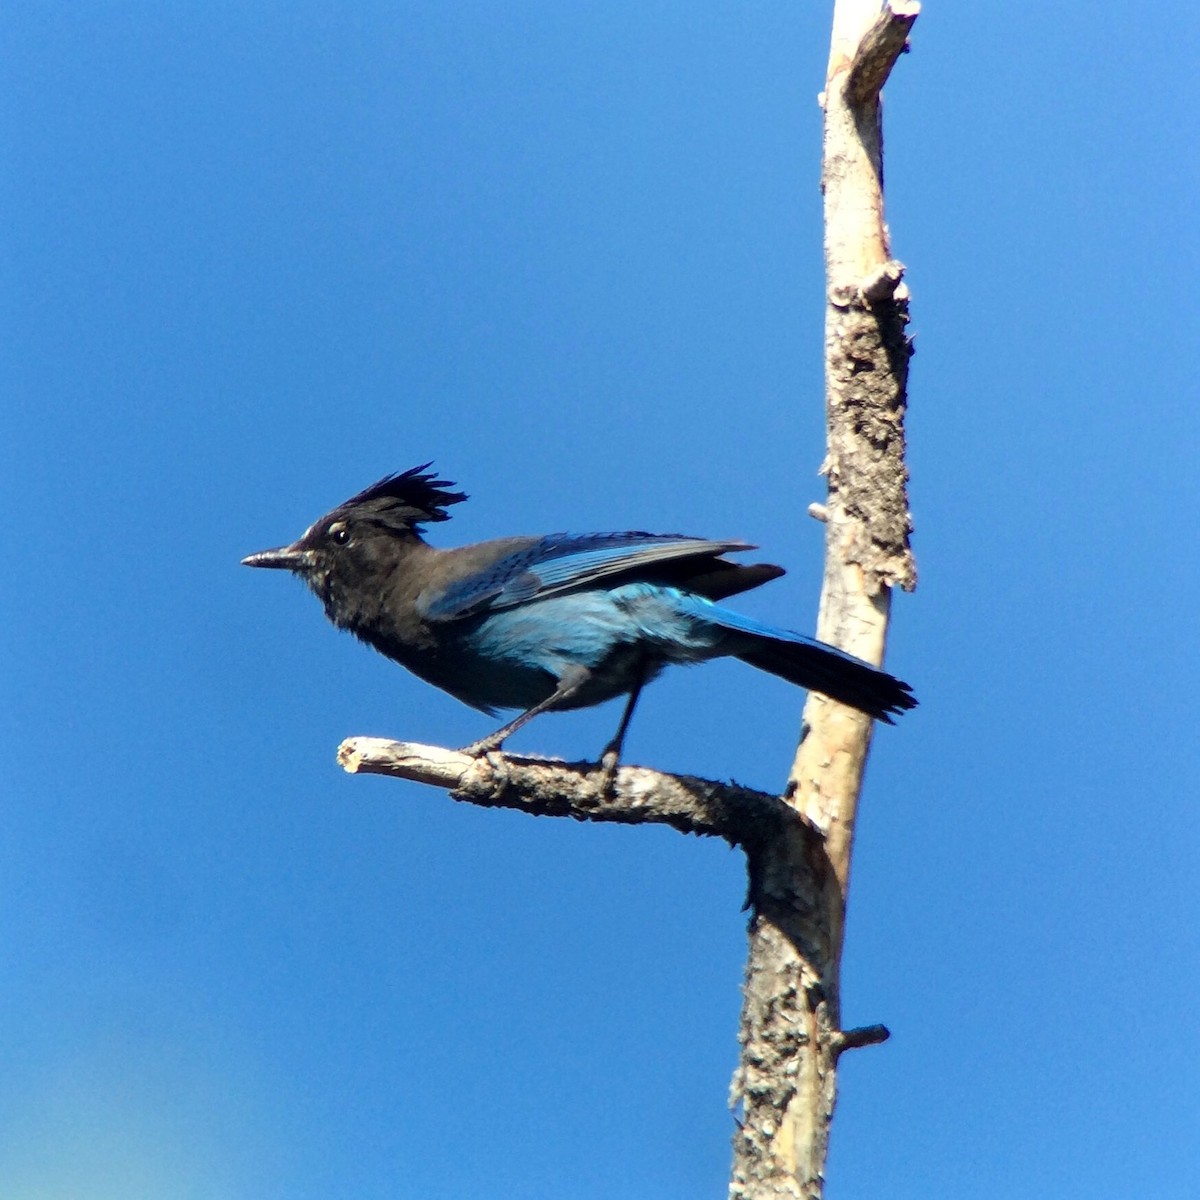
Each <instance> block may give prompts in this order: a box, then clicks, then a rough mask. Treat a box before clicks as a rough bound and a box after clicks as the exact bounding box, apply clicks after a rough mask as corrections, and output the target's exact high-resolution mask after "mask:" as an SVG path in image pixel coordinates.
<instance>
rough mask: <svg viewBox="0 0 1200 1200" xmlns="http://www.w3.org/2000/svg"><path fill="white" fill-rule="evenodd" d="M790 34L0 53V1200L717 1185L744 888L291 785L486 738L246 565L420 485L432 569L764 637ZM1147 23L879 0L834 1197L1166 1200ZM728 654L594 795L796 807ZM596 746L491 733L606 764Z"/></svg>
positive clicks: (649, 726)
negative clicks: (903, 487)
mask: <svg viewBox="0 0 1200 1200" xmlns="http://www.w3.org/2000/svg"><path fill="white" fill-rule="evenodd" d="M827 22H828V12H827V6H825V5H815V4H805V5H800V4H794V3H793V4H784V3H766V2H761V3H759V2H744V3H732V2H731V3H721V4H717V3H701V4H696V3H690V4H683V3H644V2H643V3H639V4H631V3H624V2H622V0H613V2H612V3H608V4H604V5H600V4H592V3H586V4H577V5H566V6H564V5H561V4H550V3H515V4H498V3H497V4H482V3H465V2H464V3H456V2H443V3H438V4H434V3H419V4H418V3H402V2H395V3H390V4H375V3H371V4H368V3H361V4H354V5H346V6H331V5H327V4H325V5H317V4H311V3H305V2H301V3H294V4H289V5H282V4H265V3H254V2H251V3H241V4H236V5H234V4H215V3H206V4H194V3H187V2H183V3H176V4H170V5H153V4H148V3H124V4H101V3H89V2H86V0H85V2H83V3H78V2H76V3H72V4H60V3H54V2H52V0H47V2H44V3H38V4H25V5H14V6H10V7H9V8H8V9H7V11H6V12H5V14H4V15H3V17H2V18H0V39H2V42H3V57H4V60H5V67H4V74H5V82H4V85H3V89H2V96H0V137H2V146H3V153H4V157H5V159H6V161H7V163H8V167H9V169H8V170H7V171H6V172H5V173H4V178H3V182H0V203H2V205H3V214H2V219H0V230H2V232H0V252H2V254H3V278H4V280H5V283H4V287H3V288H2V289H0V304H2V306H3V308H2V321H3V326H2V337H0V373H2V374H0V380H2V384H3V398H4V399H3V409H2V420H3V430H2V434H3V436H2V437H0V459H2V463H0V465H2V472H0V488H2V489H3V497H4V507H5V511H6V512H7V514H8V528H9V539H8V553H7V561H8V563H9V570H8V571H7V572H6V573H5V580H4V583H3V585H2V587H0V606H2V609H3V614H2V615H3V626H4V628H5V630H6V631H7V634H8V636H7V637H6V638H5V639H4V651H3V680H4V685H3V693H2V695H0V704H2V705H3V708H2V710H0V711H2V716H3V721H4V727H5V731H6V736H5V737H4V739H3V746H4V748H3V752H2V753H3V759H2V770H3V777H2V778H3V796H4V804H3V806H2V807H0V823H2V825H0V961H2V962H3V968H2V975H3V983H2V984H0V988H2V993H3V1014H4V1015H3V1017H2V1018H0V1196H3V1197H4V1198H5V1200H34V1198H36V1200H47V1198H52V1200H59V1198H63V1200H66V1198H68V1197H69V1198H71V1200H76V1198H84V1200H109V1198H115V1197H120V1198H122V1200H128V1198H130V1197H143V1196H144V1197H152V1198H154V1200H177V1198H178V1200H184V1198H186V1200H192V1198H203V1200H272V1198H275V1197H278V1198H280V1200H285V1198H286V1200H301V1198H306V1197H314V1198H315V1197H331V1196H350V1195H353V1196H355V1197H358V1198H359V1200H372V1198H374V1197H385V1196H386V1197H394V1196H397V1195H400V1196H420V1197H422V1198H429V1200H438V1198H447V1200H449V1198H451V1197H453V1198H455V1200H457V1198H459V1197H462V1196H472V1197H484V1198H486V1197H497V1198H500V1197H502V1198H505V1200H508V1198H521V1200H524V1198H529V1200H534V1198H541V1197H561V1196H564V1195H566V1196H571V1197H573V1198H575V1200H608V1198H613V1200H615V1198H616V1197H622V1198H626V1197H631V1196H632V1197H643V1196H644V1197H654V1198H657V1197H663V1198H668V1200H672V1198H675V1197H679V1198H683V1197H694V1196H700V1195H721V1194H723V1189H724V1187H725V1178H726V1173H727V1168H728V1159H729V1136H730V1130H731V1123H730V1117H729V1115H728V1113H727V1112H726V1109H725V1095H726V1090H727V1087H728V1082H729V1077H730V1073H731V1072H732V1070H733V1067H734V1065H735V1059H736V1043H735V1034H736V1022H737V1014H738V1002H739V990H738V989H739V984H740V977H741V970H742V961H743V953H744V923H745V917H744V915H743V914H742V913H740V912H739V906H740V902H741V899H742V895H743V890H744V879H743V871H742V862H741V859H740V858H739V856H738V855H737V854H735V853H732V852H730V851H729V850H727V849H725V848H724V847H723V846H720V845H714V844H707V843H700V842H698V841H695V840H692V839H684V838H681V837H679V836H678V835H675V834H672V833H669V832H666V831H663V830H657V829H608V828H598V827H597V828H592V827H586V826H582V825H577V824H574V823H567V822H554V821H549V820H530V819H528V818H523V817H521V816H519V815H517V814H510V813H496V812H485V811H482V810H477V809H471V808H469V807H465V806H456V805H454V804H452V803H451V802H449V801H448V800H447V799H446V797H445V796H444V795H443V794H442V793H440V792H434V791H429V790H425V789H422V788H419V787H417V786H415V785H413V786H410V785H406V784H400V783H396V782H394V781H387V780H379V779H365V778H362V779H356V778H349V777H346V776H344V775H342V774H341V773H340V772H339V771H338V770H337V769H336V767H335V766H334V764H333V752H334V749H335V747H336V745H337V743H338V742H339V741H340V740H341V739H342V738H343V737H345V736H347V735H349V734H355V733H372V734H386V735H393V736H397V737H406V738H412V739H415V740H425V741H431V742H437V743H441V744H447V745H459V744H462V743H464V742H467V741H469V740H471V739H473V738H475V737H477V736H479V735H480V734H482V733H483V732H486V729H487V728H488V723H487V719H486V718H483V717H481V716H480V714H478V713H474V712H472V711H471V710H469V709H466V708H464V707H462V706H461V705H459V704H458V703H457V702H455V701H454V700H452V699H450V698H449V697H446V696H443V695H441V694H440V693H437V692H434V691H432V690H431V689H429V688H427V687H426V686H425V685H423V684H421V683H420V682H419V681H417V680H415V679H414V678H412V677H410V676H407V675H406V674H404V673H403V672H402V671H400V670H399V669H398V668H396V667H395V666H393V665H392V664H390V663H388V662H386V661H385V660H383V659H381V658H378V657H376V656H374V655H372V654H371V653H370V652H369V651H367V650H366V649H364V648H363V647H362V646H360V645H358V644H357V643H355V642H354V641H352V640H351V639H350V638H348V637H346V636H345V635H343V634H339V633H337V632H336V631H334V630H333V629H332V628H331V627H329V626H328V625H327V624H326V623H325V621H324V618H323V617H322V615H321V612H320V609H319V606H318V605H317V604H316V602H315V601H314V600H313V599H312V598H311V597H310V596H308V595H306V594H305V593H304V592H303V590H302V589H301V588H300V587H299V586H298V585H296V584H294V583H292V582H291V581H288V580H285V579H282V578H279V577H277V576H265V575H263V574H261V573H257V572H250V571H246V570H243V569H241V568H240V567H238V565H237V563H238V559H239V558H240V557H241V556H242V555H244V554H246V553H248V552H250V551H252V550H257V549H261V548H263V547H265V546H271V545H276V544H278V543H280V542H282V541H285V540H289V539H290V538H292V537H294V536H295V535H297V534H298V533H299V532H300V531H301V530H303V528H304V527H305V526H306V525H307V524H308V522H309V521H311V520H312V519H313V518H314V517H316V516H318V515H319V514H320V513H322V512H323V511H325V510H326V509H328V508H329V507H331V506H332V505H333V504H335V503H336V502H338V501H340V500H342V499H343V498H345V497H346V496H348V495H349V494H351V493H352V492H354V491H356V490H358V489H359V488H360V487H362V486H363V485H364V484H366V483H368V482H370V481H371V480H373V479H375V478H376V477H378V476H379V475H382V474H384V473H385V472H387V471H390V470H397V469H403V468H406V467H409V466H412V465H414V464H416V463H420V462H425V461H426V460H428V459H433V460H434V461H435V462H436V464H437V466H438V467H439V468H440V470H441V471H442V472H443V473H444V474H445V475H446V476H447V477H448V478H450V479H454V480H456V481H458V483H460V484H461V485H462V487H463V488H464V489H465V490H466V491H468V492H469V493H470V494H471V497H472V500H471V503H470V504H468V505H464V506H461V507H459V508H458V509H456V510H455V513H454V520H453V521H452V522H451V523H449V524H447V525H443V526H439V527H437V528H436V530H435V533H436V535H437V540H438V541H440V542H441V544H453V543H455V542H465V541H471V540H475V539H478V538H483V537H490V536H499V535H503V534H509V533H517V532H521V533H534V532H545V531H549V530H556V529H569V530H576V531H587V530H597V529H614V528H630V527H632V528H650V529H659V530H664V531H674V530H683V531H685V532H690V533H696V534H703V535H709V536H729V537H742V538H746V539H748V540H750V541H754V542H757V543H759V544H760V545H761V546H762V547H763V554H764V556H765V557H766V558H767V559H768V560H770V561H777V562H780V563H782V564H784V565H785V566H787V567H788V569H789V574H788V575H787V576H786V577H785V578H784V579H783V580H781V581H779V582H777V583H775V584H773V585H771V586H770V587H768V588H766V589H764V590H763V591H762V592H761V593H759V594H757V595H754V596H749V597H745V598H743V600H742V604H743V606H744V607H745V608H746V609H747V610H748V611H751V612H753V613H755V614H756V615H758V616H760V617H763V618H765V619H769V620H773V621H775V622H777V623H779V624H783V625H789V626H792V627H797V628H800V629H805V630H807V629H811V627H812V625H813V622H814V614H815V608H816V598H817V588H818V582H819V573H820V561H821V551H822V546H821V530H820V527H819V526H817V525H816V524H815V523H814V522H812V521H811V520H809V519H808V518H807V517H805V515H804V512H805V508H806V506H807V505H808V503H809V502H810V501H812V500H814V499H819V498H820V497H821V495H822V487H821V481H820V480H819V479H818V478H817V476H816V470H817V467H818V465H819V463H820V461H821V457H822V424H821V411H820V409H821V373H820V372H821V341H820V336H821V334H820V331H821V319H822V310H821V294H822V281H821V273H820V267H821V252H820V203H819V195H818V191H817V178H818V146H819V113H818V111H817V108H816V105H815V96H816V93H817V92H818V91H819V89H820V87H821V81H822V78H823V71H824V59H825V54H826V43H827ZM1198 32H1200V28H1198V18H1197V16H1196V13H1195V10H1194V8H1193V6H1191V5H1185V4H1182V3H1164V4H1158V5H1154V6H1151V7H1149V8H1148V9H1147V10H1145V11H1139V12H1137V13H1134V14H1126V15H1124V16H1123V17H1122V18H1121V19H1120V20H1118V19H1116V18H1115V17H1112V16H1110V15H1108V14H1107V12H1106V11H1105V10H1104V9H1103V8H1099V9H1098V8H1097V7H1096V6H1094V5H1087V6H1085V5H1066V4H1061V3H1051V4H1046V5H1039V6H1026V8H1024V9H1023V10H1021V11H1019V12H1017V11H1014V10H1007V9H998V8H994V7H992V8H989V7H987V6H982V5H940V4H937V3H932V4H930V5H929V6H928V8H927V11H926V13H925V14H924V16H923V17H922V18H921V20H920V21H919V22H918V24H917V27H916V35H915V46H914V51H913V53H912V54H911V55H910V56H908V57H907V58H905V59H904V60H902V61H901V63H900V64H899V67H898V72H897V75H896V77H895V79H894V80H893V82H892V84H891V85H890V86H889V89H888V92H887V150H888V163H887V174H888V180H887V182H888V215H889V219H890V222H891V225H892V229H893V234H894V243H895V244H894V250H895V253H896V254H897V256H898V257H899V258H901V259H902V260H903V261H905V262H906V263H907V264H908V265H909V268H910V273H909V281H910V284H911V286H912V290H913V295H914V302H913V317H914V321H913V332H914V335H915V338H916V345H917V356H916V358H915V360H914V362H913V374H912V380H911V412H910V435H911V467H912V476H913V478H912V500H913V509H914V516H915V521H916V530H917V531H916V543H915V544H916V550H917V555H918V564H919V567H920V570H921V584H920V588H919V590H918V592H917V593H916V594H915V595H914V596H911V597H907V596H905V597H900V598H899V599H898V601H897V603H896V606H895V621H894V626H893V636H892V641H891V648H890V656H889V664H890V665H891V666H892V667H893V669H895V670H896V671H897V672H898V673H900V674H902V675H903V676H904V677H905V678H907V679H909V680H911V681H912V683H913V684H914V685H915V687H916V689H917V691H918V693H919V695H920V697H921V699H922V707H921V708H920V709H919V710H918V711H917V712H916V713H914V714H912V715H911V716H910V717H907V718H906V719H905V720H904V721H902V722H901V724H900V725H899V726H898V727H897V728H895V729H884V730H882V731H881V732H880V734H879V736H878V737H877V739H876V744H875V751H874V755H873V759H872V762H871V767H870V772H869V779H868V791H867V794H866V797H865V800H864V805H863V809H862V814H861V822H860V826H859V835H858V847H857V854H856V858H855V863H854V882H853V893H852V898H851V918H850V926H849V941H848V947H847V959H846V1008H847V1012H846V1019H847V1021H848V1022H850V1023H855V1024H860V1023H867V1022H874V1021H884V1022H886V1023H887V1024H888V1025H889V1026H890V1027H891V1028H892V1030H893V1039H892V1041H891V1042H890V1043H888V1044H887V1045H886V1046H884V1047H881V1048H877V1049H872V1050H869V1051H862V1052H859V1053H857V1054H855V1055H854V1056H852V1057H851V1058H850V1059H849V1060H848V1061H847V1062H846V1064H845V1070H844V1072H843V1091H842V1099H841V1104H840V1109H839V1113H838V1119H837V1124H836V1128H835V1143H834V1149H833V1154H832V1158H831V1162H830V1169H829V1181H830V1187H829V1194H830V1196H831V1197H854V1196H875V1195H880V1194H884V1193H886V1194H887V1195H888V1196H889V1197H892V1198H893V1200H904V1198H907V1197H913V1198H916V1197H921V1198H925V1197H928V1196H930V1195H944V1196H970V1197H973V1198H982V1200H987V1198H991V1197H997V1198H999V1197H1009V1196H1011V1195H1012V1194H1013V1193H1014V1190H1017V1189H1019V1190H1020V1191H1021V1193H1022V1194H1028V1195H1033V1196H1053V1197H1068V1198H1071V1197H1087V1198H1088V1200H1097V1198H1103V1197H1114V1198H1115V1197H1126V1196H1129V1195H1146V1196H1154V1197H1156V1198H1157V1200H1174V1198H1179V1200H1183V1198H1185V1197H1187V1198H1190V1197H1193V1196H1194V1195H1195V1194H1196V1186H1197V1180H1198V1179H1200V1151H1198V1149H1197V1147H1198V1146H1200V1139H1198V1138H1197V1130H1198V1127H1200V1126H1198V1119H1200V1098H1198V1091H1197V1085H1196V1080H1197V1078H1198V1077H1200V1055H1198V1053H1197V1043H1196V1038H1195V1036H1194V1033H1193V1030H1192V1026H1193V1025H1194V1020H1193V1014H1194V1007H1195V1006H1194V995H1195V992H1196V990H1197V986H1198V984H1200V953H1198V951H1200V945H1198V943H1200V937H1198V934H1197V915H1198V910H1197V901H1196V895H1195V882H1194V881H1195V877H1196V868H1197V845H1198V838H1197V835H1198V833H1200V828H1198V826H1200V817H1198V815H1197V803H1196V801H1197V787H1196V782H1195V781H1196V777H1197V771H1198V767H1200V763H1198V762H1197V758H1198V755H1197V751H1196V741H1197V739H1196V735H1195V723H1196V716H1195V711H1194V708H1195V705H1194V697H1195V674H1196V668H1197V660H1198V656H1197V649H1196V642H1197V639H1196V635H1195V632H1194V628H1193V626H1194V621H1193V619H1192V618H1191V617H1190V616H1189V612H1190V604H1191V602H1192V600H1193V599H1194V597H1195V595H1196V589H1197V585H1198V583H1200V578H1198V571H1197V567H1196V554H1195V540H1196V534H1195V530H1196V518H1197V509H1198V502H1200V486H1198V484H1197V473H1196V467H1195V460H1196V451H1197V446H1198V445H1200V437H1198V435H1200V428H1198V426H1200V418H1198V416H1197V399H1198V396H1197V386H1196V366H1195V360H1196V350H1197V339H1196V334H1195V325H1196V322H1195V317H1194V314H1193V312H1192V309H1193V303H1192V298H1191V292H1192V287H1193V284H1194V281H1195V279H1196V278H1197V276H1198V274H1200V255H1198V253H1197V239H1196V234H1195V196H1196V194H1197V191H1198V189H1200V178H1198V175H1200V171H1198V169H1197V158H1196V155H1195V146H1196V145H1197V143H1198V142H1200V128H1198V127H1197V117H1196V111H1197V99H1198V97H1197V89H1196V85H1195V82H1194V79H1195V69H1194V67H1195V64H1194V58H1195V46H1196V44H1197V41H1196V35H1197V33H1198ZM802 700H803V696H802V695H801V694H800V693H798V692H796V691H795V690H794V689H791V688H789V687H788V686H787V685H786V684H784V683H781V682H780V681H778V680H775V679H773V678H770V677H767V676H764V675H761V674H758V673H756V672H754V671H751V670H749V669H748V668H746V667H744V666H742V665H740V664H737V663H720V664H713V665H711V666H708V667H705V668H703V669H699V670H694V671H686V672H685V671H677V672H676V673H674V674H673V675H669V676H668V677H666V678H665V679H663V680H662V681H660V682H659V683H657V684H656V685H655V686H654V687H653V688H652V689H651V690H650V691H649V692H648V694H647V696H646V697H645V699H644V700H643V704H642V708H641V710H640V712H639V714H638V718H637V720H636V721H635V723H634V726H633V729H632V732H631V735H630V741H629V744H628V756H629V757H630V758H631V759H632V760H634V761H638V762H644V763H647V764H650V765H654V766H657V767H661V768H664V769H673V770H684V771H689V772H694V773H698V774H706V775H711V776H715V777H733V778H736V779H738V780H739V781H741V782H745V783H749V784H753V785H756V786H759V787H763V788H774V787H778V786H780V785H781V783H782V782H783V780H784V778H785V776H786V772H787V768H788V765H789V763H790V759H791V753H792V749H793V745H794V741H795V736H796V732H797V728H798V719H799V712H800V707H801V703H802ZM616 717H617V711H616V709H615V707H613V706H610V707H609V708H606V709H603V710H596V711H593V712H588V713H581V714H569V715H564V716H553V717H547V718H544V719H542V720H539V721H537V722H535V723H534V724H533V725H532V726H531V727H530V728H529V729H527V730H525V731H523V732H522V733H521V734H520V735H519V736H518V738H517V739H515V740H514V748H516V749H521V748H524V749H529V750H536V751H540V752H545V753H555V754H560V755H563V756H565V757H569V758H578V757H585V756H591V755H594V754H595V753H596V752H597V751H598V749H599V748H600V747H601V746H602V745H603V743H604V741H605V740H606V738H607V737H608V735H609V734H610V732H611V730H612V727H613V725H614V723H615V721H616Z"/></svg>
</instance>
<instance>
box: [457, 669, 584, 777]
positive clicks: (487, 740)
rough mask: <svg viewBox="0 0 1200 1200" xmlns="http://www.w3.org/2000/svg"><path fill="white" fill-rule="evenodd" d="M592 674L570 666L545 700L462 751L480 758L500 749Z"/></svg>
mask: <svg viewBox="0 0 1200 1200" xmlns="http://www.w3.org/2000/svg"><path fill="white" fill-rule="evenodd" d="M591 676H592V673H591V671H589V670H588V669H587V667H579V666H573V667H568V668H567V669H566V670H565V671H564V672H563V673H562V675H561V676H560V677H559V680H558V687H556V688H555V689H554V691H553V692H552V693H551V694H550V695H549V696H547V697H546V699H545V700H542V701H541V702H540V703H538V704H535V705H534V706H533V707H532V708H530V709H527V710H526V711H525V712H523V713H521V715H520V716H519V717H514V718H513V720H511V721H509V723H508V724H507V725H502V726H501V727H500V728H499V729H497V730H496V732H495V733H489V734H488V735H487V737H484V738H480V739H479V741H477V742H472V743H471V744H470V745H469V746H464V747H463V748H462V750H461V753H462V754H469V755H470V756H471V757H472V758H480V757H482V756H483V755H485V754H490V753H491V752H492V751H493V750H499V749H500V747H501V746H502V745H504V743H505V742H506V741H507V740H508V738H509V737H511V736H512V735H513V734H514V733H516V732H517V730H518V729H520V728H521V726H522V725H525V724H526V723H527V722H529V721H532V720H533V718H534V717H536V716H539V715H540V714H542V713H544V712H549V711H550V710H551V709H553V708H557V707H558V706H559V705H560V704H562V703H563V701H564V700H569V699H570V698H571V697H572V696H574V695H575V693H576V692H577V691H579V689H580V688H581V687H583V685H584V684H585V683H587V681H588V680H589V679H590V678H591Z"/></svg>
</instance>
